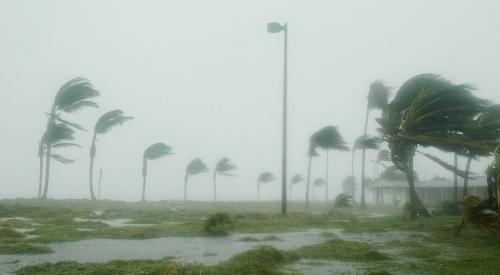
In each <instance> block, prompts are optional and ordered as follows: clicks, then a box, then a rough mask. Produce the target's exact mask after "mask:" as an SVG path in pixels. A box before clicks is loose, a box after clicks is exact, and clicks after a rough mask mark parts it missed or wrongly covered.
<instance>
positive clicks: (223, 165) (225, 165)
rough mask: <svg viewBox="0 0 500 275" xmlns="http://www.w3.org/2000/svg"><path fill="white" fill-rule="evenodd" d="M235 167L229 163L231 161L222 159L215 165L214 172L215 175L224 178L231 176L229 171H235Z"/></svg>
mask: <svg viewBox="0 0 500 275" xmlns="http://www.w3.org/2000/svg"><path fill="white" fill-rule="evenodd" d="M236 168H237V167H236V165H234V164H233V163H231V160H230V159H229V158H226V157H224V158H222V159H220V160H219V161H218V162H217V164H216V165H215V171H216V172H217V173H220V174H222V175H225V176H233V175H232V174H229V173H228V172H229V171H233V170H235V169H236Z"/></svg>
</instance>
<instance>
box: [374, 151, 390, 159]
mask: <svg viewBox="0 0 500 275" xmlns="http://www.w3.org/2000/svg"><path fill="white" fill-rule="evenodd" d="M381 161H391V152H389V150H387V149H382V150H380V151H378V154H377V162H381Z"/></svg>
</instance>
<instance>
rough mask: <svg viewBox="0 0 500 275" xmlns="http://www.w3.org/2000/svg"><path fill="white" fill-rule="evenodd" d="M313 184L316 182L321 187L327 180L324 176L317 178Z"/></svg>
mask: <svg viewBox="0 0 500 275" xmlns="http://www.w3.org/2000/svg"><path fill="white" fill-rule="evenodd" d="M313 184H314V186H316V187H319V186H322V185H325V184H326V181H325V180H324V179H323V178H317V179H315V180H314V182H313Z"/></svg>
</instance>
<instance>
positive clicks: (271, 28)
mask: <svg viewBox="0 0 500 275" xmlns="http://www.w3.org/2000/svg"><path fill="white" fill-rule="evenodd" d="M267 31H268V32H270V33H277V32H281V31H283V32H284V33H285V37H284V41H283V48H284V49H283V50H284V53H283V54H284V56H283V133H282V134H283V136H282V146H283V147H282V159H281V213H282V214H283V215H286V213H287V201H286V200H287V198H286V191H287V188H286V185H287V169H286V168H287V100H288V95H287V82H288V79H287V78H288V76H287V70H288V64H287V62H288V60H287V59H288V24H287V23H285V24H284V25H281V24H279V23H269V24H267Z"/></svg>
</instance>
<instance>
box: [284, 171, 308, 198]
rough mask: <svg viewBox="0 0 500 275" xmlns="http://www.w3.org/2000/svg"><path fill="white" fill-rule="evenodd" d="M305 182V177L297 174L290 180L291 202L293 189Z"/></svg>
mask: <svg viewBox="0 0 500 275" xmlns="http://www.w3.org/2000/svg"><path fill="white" fill-rule="evenodd" d="M303 181H304V177H303V176H302V175H301V174H296V175H294V176H293V177H292V179H291V180H290V186H289V187H288V189H289V190H288V193H289V196H290V200H292V188H293V186H294V185H296V184H299V183H301V182H303Z"/></svg>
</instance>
